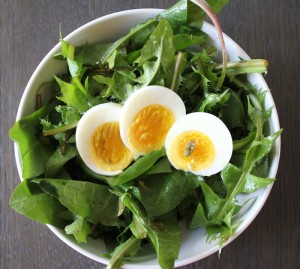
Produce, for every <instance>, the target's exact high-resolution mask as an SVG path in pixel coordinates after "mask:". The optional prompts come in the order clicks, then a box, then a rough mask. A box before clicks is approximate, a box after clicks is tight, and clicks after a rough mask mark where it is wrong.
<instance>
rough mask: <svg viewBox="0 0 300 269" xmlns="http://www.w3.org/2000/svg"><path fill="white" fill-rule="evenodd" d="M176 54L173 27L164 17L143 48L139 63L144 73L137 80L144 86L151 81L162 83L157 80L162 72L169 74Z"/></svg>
mask: <svg viewBox="0 0 300 269" xmlns="http://www.w3.org/2000/svg"><path fill="white" fill-rule="evenodd" d="M174 56H175V48H174V44H173V33H172V28H171V26H170V24H169V23H168V21H167V20H164V19H162V20H161V21H160V22H159V24H158V26H157V27H156V29H155V31H154V32H153V33H152V34H151V36H150V37H149V40H148V41H147V43H146V44H145V45H144V46H143V48H142V50H141V56H140V58H139V59H138V64H139V66H142V68H143V75H142V76H140V77H139V78H138V79H137V81H138V82H139V83H141V84H142V86H147V85H149V84H150V83H152V84H160V83H157V81H159V79H160V77H161V76H162V74H163V76H164V77H168V76H169V72H170V70H172V66H173V63H174ZM158 75H159V78H158Z"/></svg>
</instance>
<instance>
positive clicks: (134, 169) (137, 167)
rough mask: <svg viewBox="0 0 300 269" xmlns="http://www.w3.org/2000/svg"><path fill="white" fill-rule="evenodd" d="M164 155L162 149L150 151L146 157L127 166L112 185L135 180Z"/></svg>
mask: <svg viewBox="0 0 300 269" xmlns="http://www.w3.org/2000/svg"><path fill="white" fill-rule="evenodd" d="M165 155H166V152H165V149H164V148H162V149H161V150H158V151H152V152H150V153H148V154H147V155H145V156H143V157H141V158H139V159H138V160H137V161H136V162H135V163H134V164H132V165H131V166H129V167H128V168H127V169H126V170H125V171H124V172H123V173H122V174H120V175H119V176H118V177H117V179H116V181H115V182H114V185H115V186H116V185H120V184H124V183H127V182H129V181H131V180H133V179H135V178H137V177H138V176H140V175H142V174H143V173H145V172H146V171H147V170H149V169H150V168H151V167H152V166H153V165H154V164H155V163H156V161H157V160H158V159H159V158H161V157H163V156H165Z"/></svg>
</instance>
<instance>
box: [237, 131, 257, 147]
mask: <svg viewBox="0 0 300 269" xmlns="http://www.w3.org/2000/svg"><path fill="white" fill-rule="evenodd" d="M254 138H255V133H250V134H249V135H248V136H246V137H244V138H242V139H240V140H236V141H233V150H234V151H237V150H239V149H241V148H243V147H244V146H246V145H248V144H249V143H250V142H251V141H252V140H253V139H254Z"/></svg>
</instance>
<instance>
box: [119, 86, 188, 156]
mask: <svg viewBox="0 0 300 269" xmlns="http://www.w3.org/2000/svg"><path fill="white" fill-rule="evenodd" d="M185 114H186V110H185V106H184V103H183V101H182V100H181V98H180V97H179V96H178V95H177V94H176V93H175V92H174V91H172V90H170V89H168V88H165V87H162V86H155V85H153V86H148V87H144V88H142V89H139V90H137V91H135V92H134V93H132V94H131V95H130V96H129V97H128V99H127V100H126V102H125V104H124V106H123V108H122V115H121V118H120V132H121V137H122V140H123V142H124V144H125V145H126V146H127V147H128V148H129V149H130V150H131V151H132V152H134V153H135V154H136V156H138V155H145V154H147V153H149V152H151V151H155V150H159V149H161V148H162V147H163V146H164V142H165V138H166V136H167V133H168V131H169V130H170V128H171V126H172V125H173V124H174V122H176V121H177V120H178V119H179V118H180V117H182V116H184V115H185Z"/></svg>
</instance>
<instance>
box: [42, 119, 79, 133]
mask: <svg viewBox="0 0 300 269" xmlns="http://www.w3.org/2000/svg"><path fill="white" fill-rule="evenodd" d="M77 124H78V121H75V122H72V123H70V124H67V125H64V126H61V127H57V128H54V129H48V130H43V135H44V136H49V135H56V134H59V133H64V132H66V131H68V130H71V129H74V128H75V127H76V126H77Z"/></svg>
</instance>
